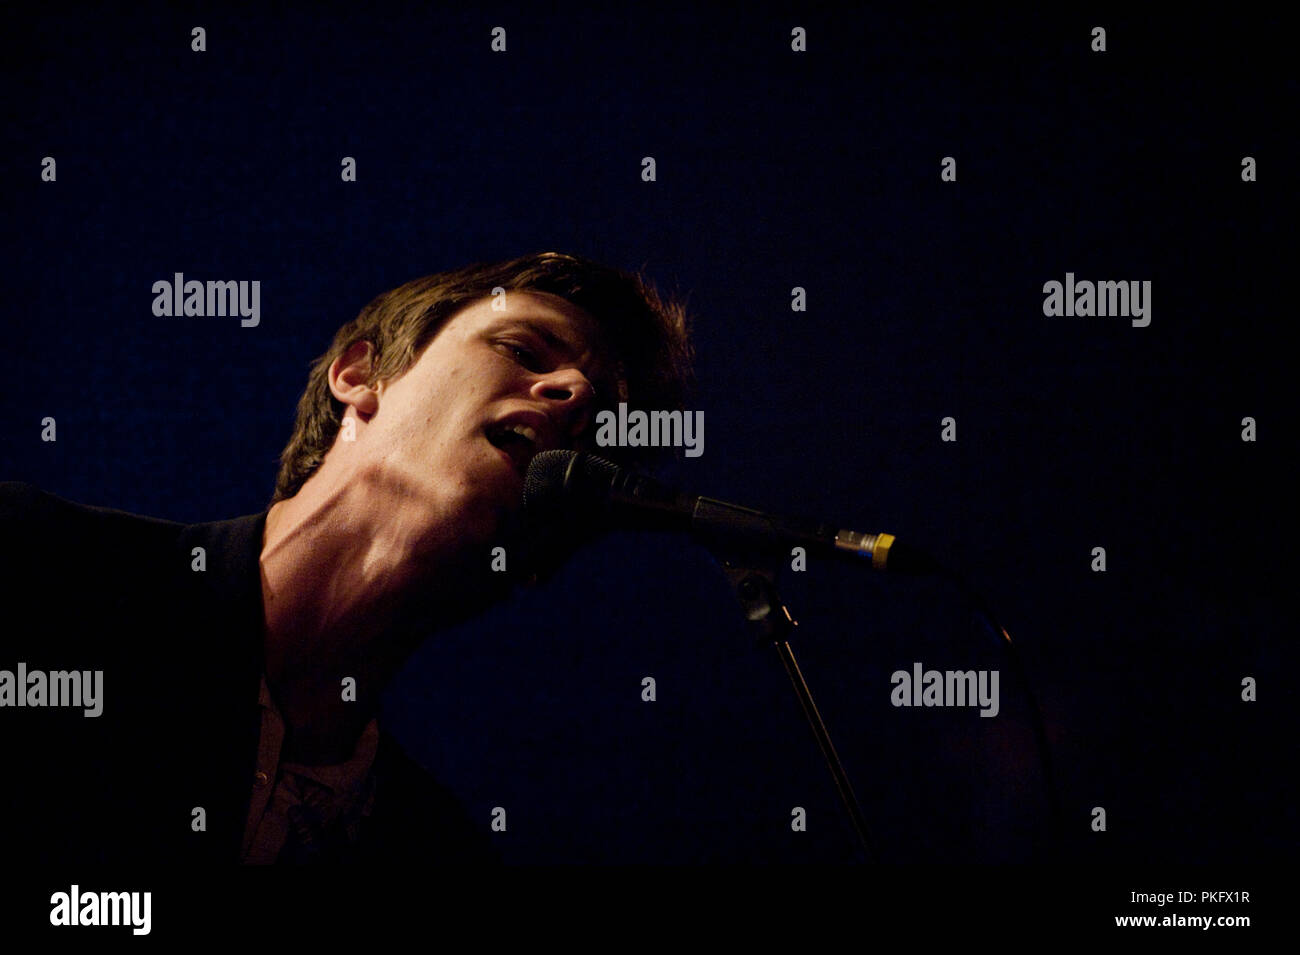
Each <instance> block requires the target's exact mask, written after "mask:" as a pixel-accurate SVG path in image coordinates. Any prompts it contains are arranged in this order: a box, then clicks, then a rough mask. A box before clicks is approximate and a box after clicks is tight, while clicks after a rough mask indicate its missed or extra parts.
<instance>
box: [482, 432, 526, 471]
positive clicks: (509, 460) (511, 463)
mask: <svg viewBox="0 0 1300 955" xmlns="http://www.w3.org/2000/svg"><path fill="white" fill-rule="evenodd" d="M483 440H484V441H487V438H484V439H483ZM488 445H489V447H491V448H492V450H493V451H495V452H496V453H497V454H499V455H501V460H503V461H505V462H506V464H508V465H509V466H510V471H511V473H512V474H515V475H518V474H519V469H518V468H517V467H515V459H514V458H512V457H511V456H510V455H509V453H507V452H506V451H505V450H503V449H501V448H498V447H497V446H496V445H495V444H493V443H492V442H491V441H488Z"/></svg>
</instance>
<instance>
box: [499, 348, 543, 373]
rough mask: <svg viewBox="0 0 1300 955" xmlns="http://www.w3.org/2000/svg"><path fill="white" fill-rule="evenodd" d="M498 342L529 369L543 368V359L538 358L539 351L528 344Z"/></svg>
mask: <svg viewBox="0 0 1300 955" xmlns="http://www.w3.org/2000/svg"><path fill="white" fill-rule="evenodd" d="M498 344H499V345H500V346H501V347H502V348H504V349H505V350H506V352H507V353H509V355H510V356H511V357H512V358H514V360H515V361H517V362H518V363H519V364H520V365H522V366H523V367H524V368H526V369H528V370H529V371H539V370H540V369H541V361H540V359H539V358H538V355H537V352H535V351H533V350H532V349H531V348H529V347H528V346H526V345H519V344H516V343H515V342H505V341H503V342H499V343H498Z"/></svg>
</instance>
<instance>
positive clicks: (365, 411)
mask: <svg viewBox="0 0 1300 955" xmlns="http://www.w3.org/2000/svg"><path fill="white" fill-rule="evenodd" d="M374 353H375V347H374V346H373V345H372V344H370V342H367V341H360V342H353V343H352V344H351V345H350V346H349V347H348V350H347V351H345V352H344V353H343V354H342V355H339V356H338V357H337V358H335V359H334V361H333V363H332V364H331V365H330V373H329V385H330V392H331V393H332V394H333V395H334V397H335V398H337V399H338V400H339V401H341V402H343V404H345V405H348V406H349V407H351V408H353V409H355V410H356V413H357V417H359V418H360V419H361V420H362V421H365V420H367V419H368V418H369V417H370V416H371V415H373V414H374V413H375V412H376V411H378V410H379V391H378V389H377V388H376V387H374V386H371V385H368V384H366V382H367V381H368V380H369V378H370V363H371V360H372V359H373V357H374Z"/></svg>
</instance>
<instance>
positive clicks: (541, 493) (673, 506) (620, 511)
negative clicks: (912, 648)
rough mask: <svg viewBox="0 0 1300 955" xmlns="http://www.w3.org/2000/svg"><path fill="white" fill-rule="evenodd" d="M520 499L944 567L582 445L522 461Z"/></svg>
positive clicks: (921, 568)
mask: <svg viewBox="0 0 1300 955" xmlns="http://www.w3.org/2000/svg"><path fill="white" fill-rule="evenodd" d="M524 505H525V506H526V507H527V508H528V510H529V512H530V513H533V514H535V515H544V516H545V517H548V518H553V519H559V520H568V521H572V522H581V523H587V524H592V525H595V526H597V527H600V528H602V529H605V530H612V529H614V528H625V529H629V530H655V531H681V532H685V533H688V534H691V535H692V536H694V537H697V538H700V539H701V540H702V541H703V542H704V543H706V544H708V543H723V544H740V545H744V546H747V547H759V548H766V549H771V550H782V551H787V552H788V551H789V549H790V548H792V547H803V548H805V549H806V550H807V552H808V553H809V554H817V555H819V556H822V557H834V558H839V559H848V560H852V561H854V562H857V563H863V562H869V563H870V565H871V566H872V568H874V569H875V570H881V571H888V572H890V573H903V574H930V573H941V572H944V569H943V567H942V566H941V565H940V564H939V563H938V562H936V561H935V560H934V559H932V558H931V557H929V556H928V555H927V554H925V553H924V552H922V551H919V550H917V549H916V548H913V547H909V546H908V545H906V544H905V543H900V542H899V541H898V540H896V539H895V538H894V536H893V535H892V534H884V533H878V534H864V533H860V532H858V531H851V530H845V529H843V528H837V527H835V526H833V525H831V524H826V523H820V522H816V521H808V520H801V519H798V518H788V517H778V516H776V515H774V514H765V513H763V512H762V511H756V510H754V509H753V508H749V507H741V506H740V505H739V504H729V503H727V502H726V501H719V500H716V499H714V498H711V497H702V496H700V495H697V494H688V493H684V492H682V491H679V490H677V489H676V488H672V487H669V486H668V485H666V484H664V483H663V482H661V481H658V480H655V479H654V478H652V477H648V476H646V475H644V474H639V473H637V472H636V471H633V470H631V469H629V468H623V467H619V466H618V465H617V464H615V463H614V462H612V461H607V460H605V459H604V458H601V457H597V456H596V455H594V454H588V453H586V452H583V451H543V452H541V453H540V454H538V455H536V456H535V457H534V458H533V459H532V461H531V462H529V464H528V473H527V475H526V476H525V478H524Z"/></svg>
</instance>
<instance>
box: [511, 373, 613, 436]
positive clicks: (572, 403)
mask: <svg viewBox="0 0 1300 955" xmlns="http://www.w3.org/2000/svg"><path fill="white" fill-rule="evenodd" d="M528 393H529V395H530V396H531V397H532V398H534V399H535V400H538V401H540V402H542V404H544V405H545V406H546V411H547V414H549V415H551V417H552V419H553V420H554V421H555V422H556V423H557V424H558V425H559V427H560V431H561V435H560V436H561V437H566V438H570V439H571V438H576V437H577V436H578V435H579V434H581V433H582V432H583V430H584V429H585V428H586V427H587V424H588V421H589V417H590V413H591V406H592V404H593V403H594V402H595V400H596V389H595V388H594V387H593V386H592V384H591V382H590V381H588V380H587V378H586V376H585V375H584V374H583V373H582V372H581V371H579V370H578V369H577V368H557V369H555V370H554V371H551V372H547V373H546V374H545V375H543V376H541V377H540V378H538V379H537V381H536V382H534V383H533V386H532V387H531V388H530V389H529V390H528Z"/></svg>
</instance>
